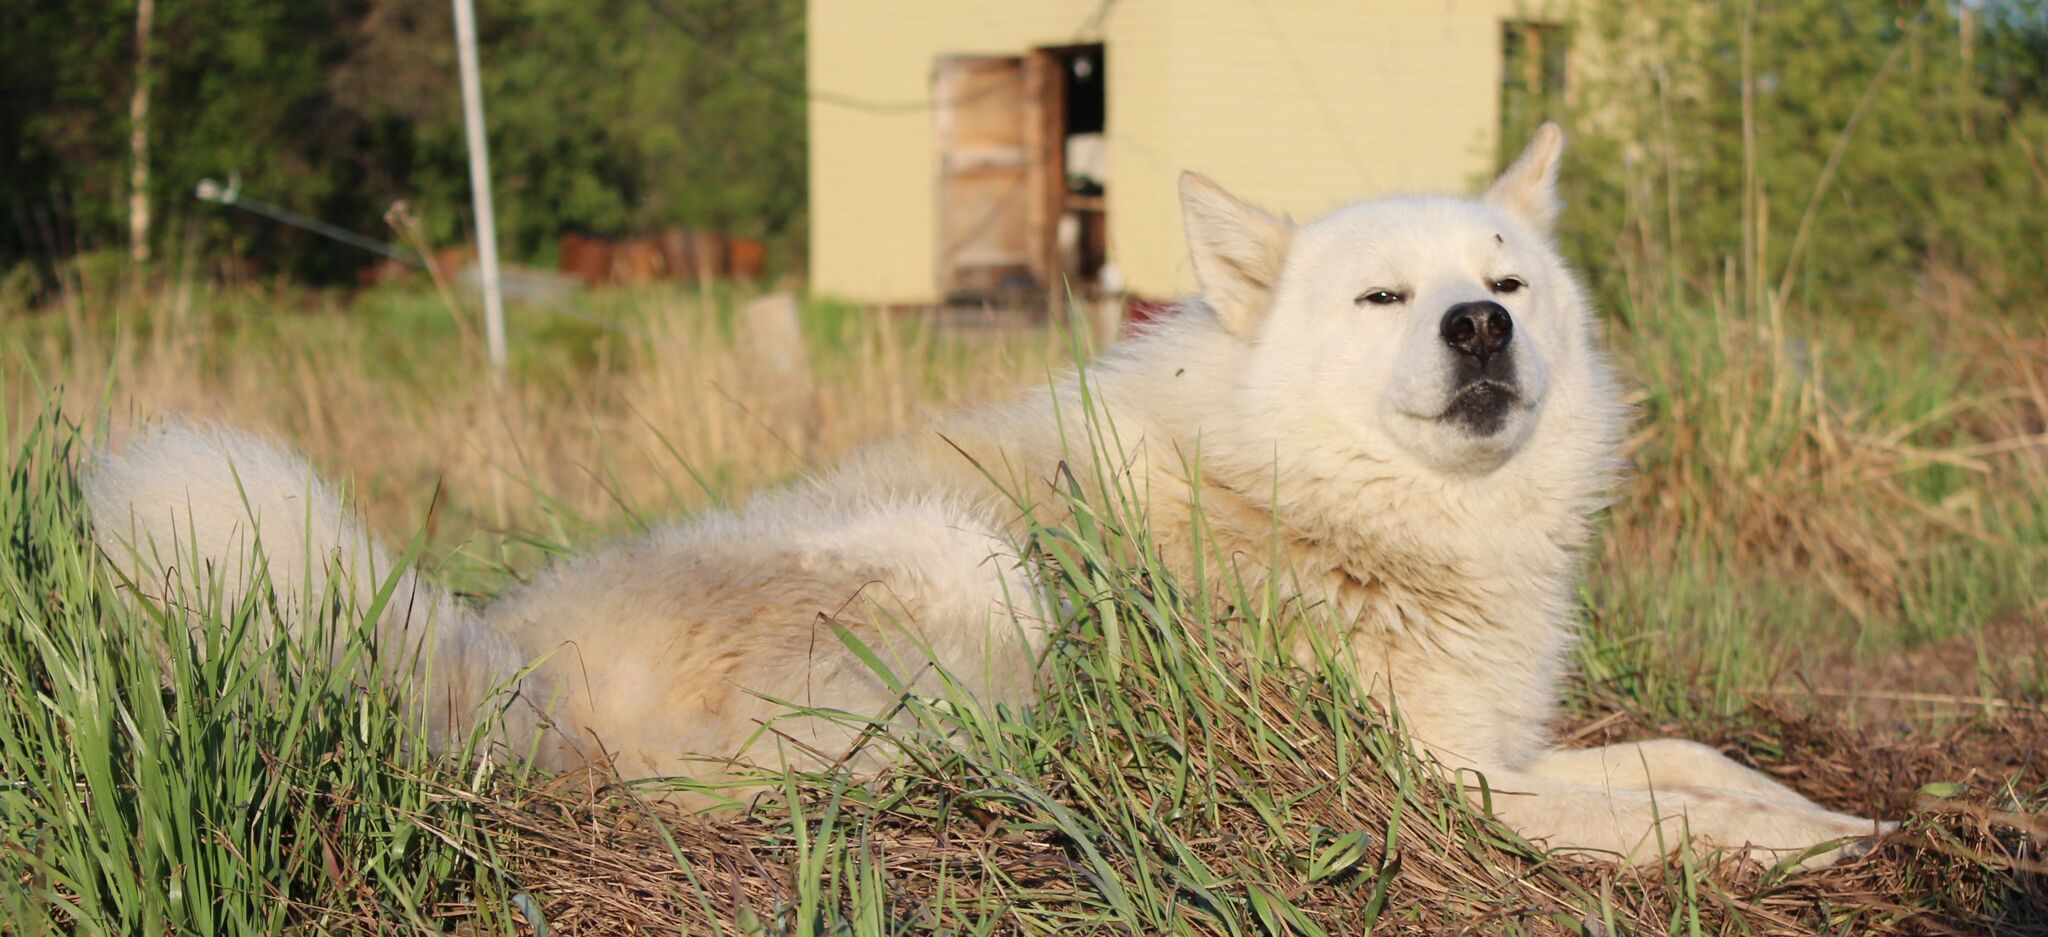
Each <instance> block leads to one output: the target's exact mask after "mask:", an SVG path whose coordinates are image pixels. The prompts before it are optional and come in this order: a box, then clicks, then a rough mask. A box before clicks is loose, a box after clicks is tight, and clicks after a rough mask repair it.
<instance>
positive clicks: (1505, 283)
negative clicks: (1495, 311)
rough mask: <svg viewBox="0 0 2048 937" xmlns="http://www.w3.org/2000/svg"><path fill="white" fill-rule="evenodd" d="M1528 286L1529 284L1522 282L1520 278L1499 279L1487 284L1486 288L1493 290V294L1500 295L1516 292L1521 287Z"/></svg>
mask: <svg viewBox="0 0 2048 937" xmlns="http://www.w3.org/2000/svg"><path fill="white" fill-rule="evenodd" d="M1528 285H1529V284H1528V283H1526V282H1524V281H1523V280H1522V278H1521V277H1501V278H1500V279H1498V280H1495V281H1493V282H1492V283H1488V284H1487V286H1490V287H1492V288H1493V291H1494V292H1496V293H1500V294H1502V295H1506V294H1508V293H1513V292H1515V291H1517V290H1520V289H1521V288H1522V287H1525V286H1528Z"/></svg>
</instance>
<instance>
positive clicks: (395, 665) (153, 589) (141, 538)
mask: <svg viewBox="0 0 2048 937" xmlns="http://www.w3.org/2000/svg"><path fill="white" fill-rule="evenodd" d="M81 481H82V483H83V485H84V488H85V494H86V500H87V504H88V508H89V510H90V511H91V514H92V522H93V528H94V536H95V537H96V539H97V540H98V541H99V544H100V547H101V549H102V550H104V551H105V552H106V554H107V556H108V557H109V558H110V559H111V560H112V561H113V563H114V565H115V567H116V568H117V569H118V570H120V572H121V573H122V574H123V575H124V576H125V577H126V578H127V580H128V581H129V582H132V583H133V584H134V586H135V588H136V589H137V590H138V591H139V592H141V593H142V594H143V595H144V597H146V598H148V599H150V600H153V601H157V602H162V603H166V604H168V605H173V606H177V605H186V604H187V603H190V602H193V601H196V600H197V599H199V598H200V597H202V596H213V597H215V598H218V599H219V600H221V601H223V602H230V603H231V602H238V601H240V600H241V599H242V598H243V597H244V596H246V595H247V592H248V590H249V589H251V588H254V587H255V586H256V585H257V584H259V583H261V582H263V581H266V580H267V581H268V582H269V583H270V584H271V587H272V589H273V594H274V595H275V597H276V599H277V602H278V608H279V610H280V612H281V614H282V617H283V619H284V620H283V622H282V623H283V625H284V626H285V627H286V628H289V629H293V630H295V631H297V630H299V629H301V628H302V627H303V626H304V624H305V623H306V622H307V621H308V620H309V619H310V617H311V616H312V614H313V613H315V612H317V611H318V610H319V609H320V608H321V607H322V605H323V604H324V603H330V602H337V601H338V602H340V603H342V605H341V607H342V608H344V609H351V610H354V612H355V613H356V614H362V613H364V612H367V611H368V610H369V609H371V608H372V607H374V606H375V603H376V601H377V599H378V597H379V595H380V594H381V593H383V592H384V590H385V589H387V588H388V589H389V590H390V591H389V594H388V595H387V596H386V597H385V599H384V604H383V606H382V611H381V612H379V614H378V617H377V621H376V622H375V623H374V624H375V627H376V630H377V634H378V638H379V642H380V647H379V653H378V659H379V660H380V661H383V662H384V663H385V668H386V670H387V672H389V673H391V674H392V675H393V676H395V677H397V678H399V680H400V684H401V685H402V686H405V687H406V688H407V690H408V692H409V693H412V694H415V695H414V696H413V697H412V698H413V699H415V700H418V701H420V702H421V703H422V704H423V705H425V706H426V707H427V716H428V728H429V738H428V742H429V745H430V746H432V747H434V748H436V749H445V748H447V747H449V746H451V745H459V744H461V742H462V741H463V740H464V739H465V738H466V737H467V733H468V731H469V729H470V727H472V726H473V725H474V724H475V723H474V721H473V720H474V719H475V717H476V711H477V708H478V706H479V705H480V704H481V703H483V702H484V701H485V699H486V698H488V697H490V696H491V695H493V693H494V692H495V691H496V690H498V689H500V688H506V685H507V684H508V683H509V682H510V681H511V680H512V679H513V678H514V677H515V676H516V675H517V674H518V673H519V671H520V668H521V666H522V665H523V663H524V661H523V660H522V658H521V656H520V654H519V653H518V652H517V649H516V648H515V647H514V646H513V644H512V642H511V641H510V640H509V639H508V638H506V636H504V635H503V634H501V633H499V632H498V631H497V630H495V629H493V628H492V627H490V625H489V624H488V623H487V622H485V621H484V619H483V617H482V616H480V615H479V614H477V613H476V612H475V611H474V610H472V609H470V608H468V607H467V606H465V605H464V604H463V603H462V602H460V601H459V600H457V599H456V597H455V596H454V595H453V594H451V593H450V592H448V591H447V590H446V589H443V588H441V587H439V586H437V585H435V584H433V583H431V582H428V581H427V580H426V579H425V578H424V577H422V576H421V575H420V574H419V573H418V572H417V571H416V570H412V569H403V570H401V569H396V568H395V567H394V564H393V561H392V558H391V555H390V553H389V552H388V551H387V550H385V549H384V548H383V547H381V546H380V545H378V543H377V542H376V540H375V539H374V538H372V537H371V536H370V534H369V532H368V531H367V530H366V529H364V527H363V524H362V522H361V521H360V520H359V519H357V518H356V517H355V516H354V515H353V514H352V513H350V512H349V510H348V508H347V507H346V505H345V504H344V503H343V501H342V498H341V496H340V495H339V494H338V493H337V492H335V491H334V490H333V489H332V488H330V487H328V486H327V485H326V484H324V483H323V482H321V481H320V479H318V478H317V477H315V476H314V475H313V471H312V468H311V466H309V465H308V464H307V463H306V461H305V460H304V459H303V458H300V457H298V456H296V455H293V454H291V453H289V452H286V451H283V450H281V449H279V448H277V447H275V446H272V445H270V444H269V443H267V442H265V441H263V440H261V439H258V438H256V437H253V436H249V435H246V434H243V433H239V432H236V431H233V430H230V429H226V428H222V427H217V426H201V425H193V424H186V423H177V422H162V423H157V424H154V425H152V426H150V427H148V428H146V429H145V430H143V431H142V432H141V433H140V434H138V436H137V437H136V438H134V439H133V440H131V441H130V442H129V443H128V445H127V446H126V447H124V448H123V449H121V450H119V451H101V452H99V453H96V454H95V456H94V457H93V458H92V459H91V461H90V462H89V463H88V464H87V465H86V466H84V470H83V473H82V477H81ZM526 708H527V707H524V706H513V707H509V708H508V709H507V711H506V715H507V716H508V717H511V722H510V723H508V724H506V725H505V726H504V728H505V729H506V730H507V731H508V732H512V733H516V732H518V731H519V730H520V729H522V728H528V727H530V726H531V725H532V722H531V720H530V719H519V718H518V713H516V712H514V710H521V709H526ZM520 723H523V725H521V724H520ZM510 737H512V738H518V737H519V736H518V735H516V734H514V735H511V736H510Z"/></svg>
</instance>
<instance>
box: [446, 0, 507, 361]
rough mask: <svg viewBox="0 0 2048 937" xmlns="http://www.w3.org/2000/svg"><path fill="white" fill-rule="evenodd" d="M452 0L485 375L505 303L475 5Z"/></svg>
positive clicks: (496, 349) (498, 349)
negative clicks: (472, 206)
mask: <svg viewBox="0 0 2048 937" xmlns="http://www.w3.org/2000/svg"><path fill="white" fill-rule="evenodd" d="M454 2H455V57H456V60H457V62H458V63H459V64H460V66H461V71H462V123H463V127H464V129H466V130H468V132H469V194H470V198H471V199H472V200H473V201H475V203H476V250H477V261H478V263H480V264H481V265H482V273H483V279H484V341H485V343H486V345H487V346H488V347H489V350H490V355H491V377H492V379H493V380H499V381H502V380H504V378H505V306H504V302H503V300H502V299H501V298H500V297H499V295H498V224H497V220H496V218H495V217H494V216H493V215H492V214H491V153H490V149H489V146H488V144H487V143H486V142H485V141H484V90H483V83H482V81H481V80H479V79H478V78H477V70H476V8H475V7H474V6H472V5H471V3H470V0H454Z"/></svg>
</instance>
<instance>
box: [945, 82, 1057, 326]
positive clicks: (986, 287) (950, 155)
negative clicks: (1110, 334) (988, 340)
mask: <svg viewBox="0 0 2048 937" xmlns="http://www.w3.org/2000/svg"><path fill="white" fill-rule="evenodd" d="M1043 83H1044V78H1043V77H1042V75H1041V70H1040V69H1039V68H1034V67H1028V66H1027V63H1026V59H1025V58H1024V57H1022V56H1004V55H996V56H979V55H977V56H965V55H963V56H948V57H946V58H942V59H940V60H939V62H938V67H937V69H936V70H935V73H934V76H933V89H932V99H933V101H934V103H935V105H936V106H935V108H934V116H935V120H936V125H935V127H934V130H935V136H936V138H937V143H938V150H939V152H938V163H939V178H938V208H939V217H938V257H937V258H936V270H937V274H938V285H939V292H940V293H941V294H942V295H944V296H945V297H946V298H948V299H956V300H957V299H968V300H988V299H999V298H1003V297H1016V296H1018V295H1020V294H1027V293H1035V292H1037V291H1040V290H1042V289H1043V288H1044V283H1045V277H1044V274H1045V269H1046V267H1045V262H1046V258H1045V257H1044V256H1043V255H1044V253H1045V248H1044V243H1045V236H1044V232H1045V231H1046V230H1047V229H1048V227H1049V224H1050V222H1049V220H1048V219H1046V218H1044V217H1043V215H1044V214H1045V200H1044V198H1043V196H1042V192H1043V190H1044V188H1045V185H1046V179H1045V167H1044V166H1043V160H1041V159H1040V158H1038V154H1039V151H1040V150H1043V149H1044V148H1045V147H1044V140H1043V136H1044V132H1045V130H1044V116H1043V104H1042V101H1043V98H1044V96H1043V95H1042V94H1041V93H1040V92H1041V91H1042V89H1039V88H1037V87H1035V86H1036V85H1041V84H1043Z"/></svg>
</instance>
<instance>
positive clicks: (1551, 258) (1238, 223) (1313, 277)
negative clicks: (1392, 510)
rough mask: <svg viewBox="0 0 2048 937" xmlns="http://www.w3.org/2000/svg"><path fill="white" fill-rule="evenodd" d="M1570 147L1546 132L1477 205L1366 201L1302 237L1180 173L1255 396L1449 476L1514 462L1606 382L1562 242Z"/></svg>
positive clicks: (1195, 247) (1205, 264) (1209, 298)
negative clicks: (1555, 408)
mask: <svg viewBox="0 0 2048 937" xmlns="http://www.w3.org/2000/svg"><path fill="white" fill-rule="evenodd" d="M1563 148H1564V137H1563V134H1562V133H1561V132H1559V130H1558V129H1557V127H1556V126H1555V125H1549V124H1546V125H1544V126H1543V128H1542V129H1540V130H1538V131H1537V133H1536V137H1535V139H1534V141H1533V142H1531V143H1530V144H1529V146H1528V149H1527V150H1526V151H1524V152H1523V153H1522V155H1521V156H1520V158H1518V159H1517V160H1516V161H1515V163H1514V164H1513V165H1512V166H1510V167H1509V168H1508V170H1507V171H1506V172H1505V173H1503V174H1502V175H1501V177H1500V178H1499V180H1497V181H1496V182H1494V184H1493V186H1492V187H1491V188H1490V189H1489V190H1488V191H1487V193H1486V194H1485V195H1484V196H1482V197H1480V198H1476V199H1466V198H1451V197H1411V198H1391V199H1384V200H1379V201H1370V202H1361V203H1358V204H1354V205H1350V206H1347V207H1345V208H1341V209H1338V210H1337V211H1334V212H1331V213H1330V214H1328V215H1325V216H1323V217H1321V218H1317V219H1315V220H1313V221H1310V222H1307V223H1305V224H1298V225H1297V224H1294V223H1291V222H1289V221H1287V220H1285V219H1282V218H1278V217H1275V216H1274V215H1271V214H1269V213H1267V212H1265V211H1263V210H1261V209H1259V208H1257V207H1254V206H1252V205H1249V204H1246V203H1244V202H1242V201H1239V200H1238V199H1236V198H1234V197H1232V196H1231V195H1229V194H1228V193H1226V192H1224V191H1223V190H1222V189H1221V188H1218V187H1217V186H1216V185H1215V184H1214V183H1212V182H1210V181H1209V180H1207V179H1205V178H1203V177H1201V176H1197V175H1193V174H1188V175H1184V176H1183V177H1182V179H1181V202H1182V205H1183V208H1184V210H1185V212H1186V220H1187V234H1188V243H1189V246H1190V249H1191V251H1192V253H1193V257H1194V265H1195V272H1196V275H1197V276H1198V277H1199V278H1200V280H1201V283H1202V291H1203V298H1204V300H1205V301H1206V302H1207V304H1208V305H1209V307H1210V308H1211V309H1212V310H1213V311H1214V312H1215V314H1216V316H1217V317H1218V319H1219V321H1221V323H1222V324H1223V326H1224V328H1226V329H1227V330H1228V331H1230V332H1231V333H1232V334H1233V335H1235V336H1236V337H1237V338H1239V339H1240V340H1242V341H1243V342H1245V343H1246V345H1247V348H1246V352H1245V353H1246V375H1245V377H1246V381H1247V384H1246V391H1247V393H1250V394H1253V395H1258V394H1260V393H1261V392H1262V391H1265V390H1276V389H1277V390H1282V391H1283V392H1282V393H1279V394H1276V395H1274V398H1273V399H1274V400H1275V401H1278V400H1287V401H1290V402H1292V404H1293V405H1294V406H1306V407H1310V408H1313V409H1314V410H1315V411H1317V412H1314V413H1308V414H1294V415H1293V416H1294V417H1299V418H1306V419H1310V420H1313V421H1314V422H1316V423H1318V424H1321V425H1324V426H1332V425H1334V426H1335V427H1338V428H1340V429H1341V431H1342V432H1343V433H1344V434H1346V435H1348V436H1351V437H1352V438H1354V439H1356V440H1357V441H1358V442H1359V443H1361V444H1362V445H1365V446H1366V447H1368V448H1370V449H1374V450H1383V449H1385V444H1388V443H1391V444H1392V446H1394V447H1398V449H1399V450H1400V451H1401V452H1403V453H1405V454H1406V455H1407V456H1408V457H1411V458H1413V459H1415V460H1417V461H1419V462H1421V463H1423V464H1424V465H1426V466H1428V467H1429V468H1431V469H1433V470H1435V471H1438V472H1442V473H1447V474H1461V475H1470V474H1483V473H1487V472H1491V471H1493V470H1494V469H1496V468H1498V467H1500V466H1501V465H1503V464H1505V463H1507V462H1508V460H1510V459H1512V458H1513V457H1514V456H1515V454H1516V453H1517V452H1519V451H1520V450H1522V449H1523V448H1524V447H1525V445H1526V444H1527V442H1528V441H1529V439H1530V437H1531V435H1532V434H1533V433H1534V431H1535V428H1536V427H1537V425H1538V423H1539V418H1540V417H1541V416H1542V413H1543V410H1544V408H1545V406H1546V403H1549V402H1551V400H1552V398H1553V397H1555V396H1556V392H1555V391H1554V387H1555V386H1556V385H1557V383H1558V379H1559V378H1560V377H1561V376H1563V377H1578V376H1581V374H1580V373H1575V372H1582V370H1583V369H1590V368H1595V367H1597V366H1598V363H1597V361H1594V360H1591V359H1593V357H1594V355H1593V353H1592V350H1591V342H1590V333H1591V323H1590V322H1589V321H1588V319H1589V313H1588V311H1587V304H1586V301H1585V298H1584V296H1583V294H1582V293H1581V291H1580V289H1579V287H1578V285H1577V284H1576V283H1575V282H1574V281H1573V279H1572V277H1571V274H1570V272H1569V271H1568V270H1567V269H1566V267H1565V264H1564V261H1563V259H1562V258H1561V257H1560V256H1559V255H1558V252H1557V249H1556V247H1555V246H1554V242H1553V237H1552V227H1553V225H1554V223H1555V222H1556V220H1557V215H1558V211H1559V202H1558V198H1557V191H1556V180H1557V165H1558V159H1559V156H1560V155H1561V153H1562V152H1563ZM1576 383H1577V384H1580V385H1586V384H1590V383H1592V382H1589V381H1577V382H1576Z"/></svg>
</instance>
